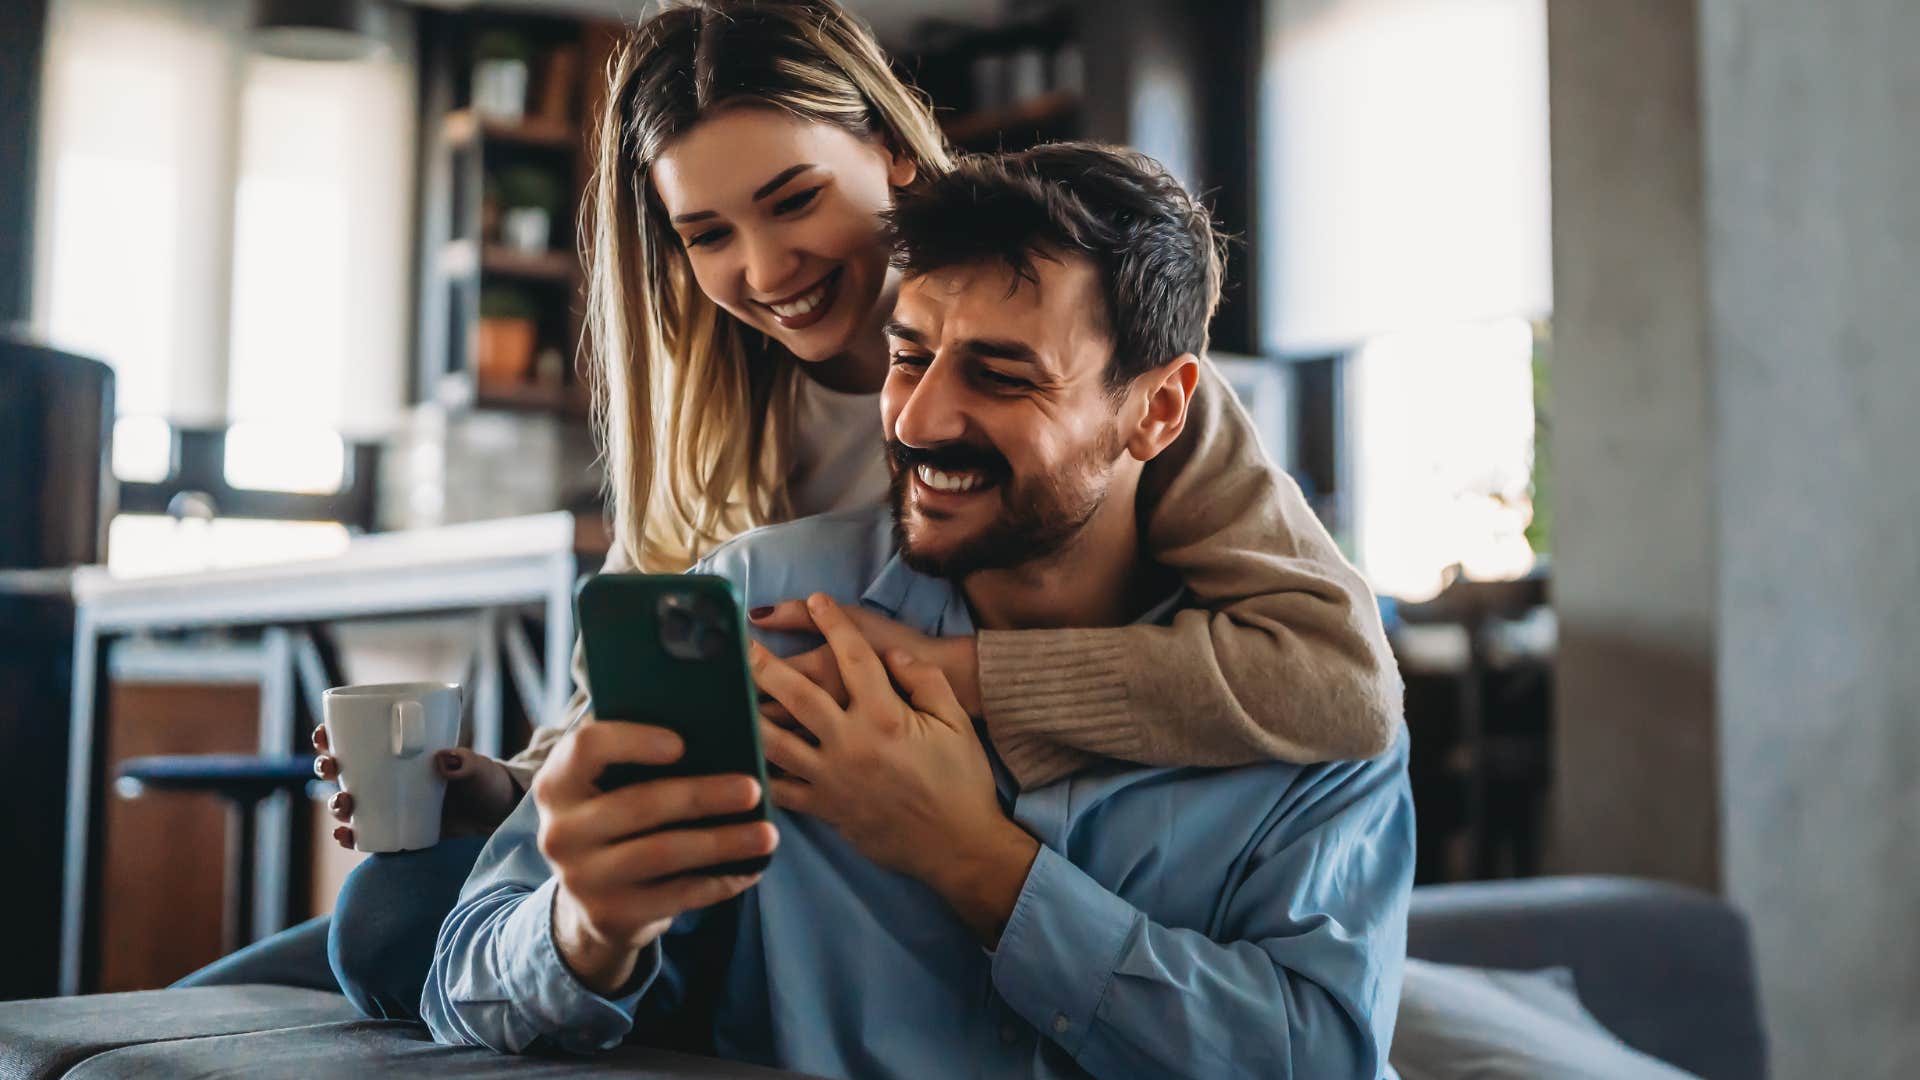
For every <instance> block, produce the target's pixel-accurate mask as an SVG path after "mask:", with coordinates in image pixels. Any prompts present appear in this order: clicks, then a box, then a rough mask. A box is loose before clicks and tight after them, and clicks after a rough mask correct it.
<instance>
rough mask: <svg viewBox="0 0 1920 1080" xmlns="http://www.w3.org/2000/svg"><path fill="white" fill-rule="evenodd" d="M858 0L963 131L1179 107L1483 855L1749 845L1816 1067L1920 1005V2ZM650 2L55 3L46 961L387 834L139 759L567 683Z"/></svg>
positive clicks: (27, 420) (1821, 1069)
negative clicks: (599, 315) (362, 708)
mask: <svg viewBox="0 0 1920 1080" xmlns="http://www.w3.org/2000/svg"><path fill="white" fill-rule="evenodd" d="M850 2H851V6H853V7H854V8H855V9H856V10H857V11H859V12H860V13H861V14H862V15H863V16H865V17H866V18H867V19H868V20H869V21H870V22H871V24H872V26H873V27H874V29H875V31H876V33H877V34H878V35H879V37H880V38H881V40H882V42H883V44H885V45H886V47H887V48H888V50H889V52H890V54H891V55H892V56H893V57H894V58H895V59H896V62H897V64H898V66H899V68H900V70H901V71H902V72H903V73H904V74H905V75H907V76H908V77H909V78H911V79H912V80H913V81H915V82H916V83H917V84H918V85H919V86H920V87H922V88H923V89H924V90H925V91H927V93H928V94H929V95H930V96H931V97H932V99H933V101H934V102H935V104H936V105H937V106H938V108H939V112H940V116H941V119H942V122H943V123H944V125H945V126H946V129H947V132H948V134H949V136H950V137H951V139H952V140H953V141H954V143H955V144H957V145H958V146H960V147H962V148H965V149H974V150H990V149H995V148H1008V149H1014V148H1019V147H1023V146H1027V145H1031V144H1032V143H1034V142H1036V141H1040V140H1044V139H1051V138H1065V137H1082V138H1095V139H1102V140H1107V141H1113V142H1122V143H1130V144H1132V145H1134V146H1137V147H1139V148H1140V149H1142V150H1144V151H1146V152H1148V153H1150V154H1152V155H1154V156H1155V157H1157V158H1159V159H1160V160H1161V161H1162V162H1164V163H1165V164H1166V165H1167V166H1168V167H1169V168H1170V169H1171V170H1172V171H1173V172H1174V173H1175V174H1176V175H1177V176H1179V177H1180V178H1181V179H1182V180H1183V181H1184V182H1185V183H1186V184H1187V185H1188V186H1189V187H1190V188H1192V189H1194V190H1197V191H1203V192H1206V193H1207V197H1208V199H1209V200H1210V202H1211V204H1212V205H1213V207H1214V209H1215V212H1216V216H1217V218H1218V219H1219V221H1220V222H1221V223H1222V224H1223V226H1224V227H1225V228H1226V229H1227V230H1228V231H1230V232H1232V233H1234V234H1235V235H1237V236H1238V238H1239V241H1240V242H1239V243H1238V244H1236V246H1235V247H1234V249H1233V256H1232V265H1231V269H1230V277H1229V282H1228V288H1227V296H1226V301H1225V304H1224V306H1223V309H1222V311H1221V313H1220V315H1219V318H1218V320H1217V321H1216V323H1215V325H1214V330H1213V341H1214V345H1215V350H1216V357H1215V358H1216V359H1217V360H1218V361H1220V362H1221V363H1222V365H1223V366H1224V367H1225V368H1226V369H1227V370H1228V373H1229V375H1230V377H1231V379H1232V381H1233V383H1234V385H1235V386H1236V388H1237V389H1238V390H1239V391H1240V392H1241V394H1242V396H1243V398H1244V400H1245V401H1246V404H1247V405H1248V407H1249V409H1250V410H1251V411H1252V412H1253V414H1254V416H1255V417H1256V419H1257V421H1258V423H1259V424H1260V426H1261V428H1262V435H1263V438H1264V440H1265V443H1266V446H1267V449H1268V450H1269V452H1270V453H1271V454H1272V455H1273V456H1274V457H1275V458H1276V459H1277V460H1279V461H1280V462H1281V463H1282V464H1283V465H1284V466H1285V467H1286V468H1287V469H1288V470H1289V471H1290V472H1291V473H1292V474H1293V475H1294V477H1295V478H1296V479H1297V480H1298V481H1299V483H1300V485H1301V486H1302V488H1303V489H1304V490H1305V491H1306V493H1307V495H1308V497H1309V499H1310V500H1311V502H1312V504H1313V505H1314V507H1315V508H1316V509H1317V510H1318V511H1319V513H1320V514H1321V516H1322V518H1323V520H1324V521H1325V522H1326V524H1327V525H1328V527H1329V528H1330V529H1331V530H1332V531H1333V533H1334V535H1335V536H1336V537H1337V538H1338V539H1339V540H1340V542H1341V544H1342V545H1343V547H1344V548H1345V550H1346V551H1347V553H1348V555H1349V556H1350V557H1351V558H1352V559H1353V560H1354V561H1355V563H1356V564H1357V565H1358V566H1359V567H1360V568H1361V569H1362V570H1363V571H1364V572H1365V573H1366V575H1367V576H1368V578H1369V580H1370V581H1371V582H1372V583H1373V586H1374V588H1375V589H1376V590H1377V591H1378V593H1379V595H1380V598H1381V605H1382V610H1383V613H1384V614H1385V616H1386V619H1387V625H1388V627H1389V631H1390V634H1391V637H1392V639H1393V643H1394V646H1395V650H1396V653H1397V654H1398V656H1399V659H1400V662H1401V666H1402V669H1403V671H1404V673H1405V675H1406V677H1407V685H1408V694H1407V720H1408V724H1409V725H1410V727H1411V730H1412V733H1413V746H1414V756H1413V764H1412V770H1413V779H1414V787H1415V797H1416V802H1417V805H1418V812H1419V822H1420V855H1419V860H1420V861H1419V877H1420V880H1421V881H1422V882H1423V883H1424V882H1442V881H1460V880H1476V879H1488V878H1514V877H1529V876H1535V875H1541V874H1547V873H1610V874H1632V875H1637V876H1641V877H1649V878H1654V879H1661V880H1666V881H1672V882H1677V883H1681V884H1686V885H1690V886H1694V887H1698V888H1702V889H1705V890H1709V891H1712V892H1716V893H1719V894H1722V895H1723V896H1725V897H1726V898H1728V899H1729V900H1731V901H1732V902H1733V903H1734V904H1735V905H1736V906H1737V907H1738V908H1740V909H1741V910H1742V911H1743V912H1744V913H1745V914H1746V916H1747V918H1748V919H1749V920H1750V924H1751V928H1752V934H1753V943H1754V953H1755V957H1756V962H1757V964H1758V968H1759V973H1760V986H1761V993H1762V1000H1763V1003H1764V1007H1765V1015H1766V1018H1767V1023H1768V1033H1769V1036H1770V1039H1771V1042H1772V1050H1773V1059H1774V1068H1775V1071H1776V1072H1777V1074H1778V1075H1782V1076H1812V1075H1818V1074H1826V1073H1832V1074H1835V1075H1844V1076H1859V1077H1867V1076H1895V1075H1906V1074H1908V1073H1910V1072H1911V1071H1913V1070H1914V1069H1915V1068H1917V1067H1920V1028H1916V1026H1915V1025H1914V1024H1913V1022H1912V1018H1913V1016H1914V1015H1915V1013H1916V1012H1917V1011H1920V952H1916V951H1915V950H1914V949H1913V948H1912V947H1911V946H1905V945H1900V944H1899V942H1901V941H1904V940H1905V933H1906V931H1907V930H1908V929H1909V928H1910V927H1911V925H1912V923H1913V921H1914V919H1915V917H1916V913H1920V859H1916V858H1915V856H1914V853H1913V840H1912V837H1913V836H1914V835H1916V834H1917V833H1920V790H1916V788H1915V786H1914V784H1913V778H1914V777H1915V775H1916V773H1920V724H1916V723H1915V720H1916V716H1917V715H1920V666H1917V665H1915V664H1914V663H1913V660H1912V657H1913V649H1914V642H1915V641H1916V640H1920V615H1916V612H1920V603H1916V601H1917V600H1920V543H1916V540H1915V526H1916V522H1920V481H1916V479H1915V470H1914V463H1915V462H1916V461H1920V435H1916V434H1915V431H1916V427H1915V425H1913V424H1912V423H1911V422H1910V413H1911V411H1912V408H1913V406H1914V405H1915V403H1916V402H1920V356H1916V355H1915V346H1914V344H1913V343H1914V342H1915V341H1916V340H1920V314H1917V312H1920V304H1916V303H1915V297H1914V292H1915V288H1916V284H1920V202H1916V201H1915V199H1914V197H1913V192H1914V191H1915V190H1920V149H1917V147H1920V139H1917V138H1916V130H1915V118H1916V117H1920V62H1916V61H1915V60H1914V59H1913V56H1914V55H1916V52H1920V6H1916V5H1913V4H1912V3H1911V0H1849V2H1844V3H1832V4H1820V5H1808V4H1804V3H1800V2H1798V0H1612V2H1608V3H1593V2H1587V0H1217V2H1210V3H1174V2H1163V0H1064V2H1058V3H1045V2H1039V0H850ZM647 10H650V9H649V8H648V7H647V6H646V5H644V4H642V3H640V2H639V0H544V2H535V0H520V2H516V3H504V2H503V3H498V4H495V3H486V2H460V0H438V2H427V0H421V2H419V3H380V4H373V3H365V4H362V3H349V2H347V0H339V2H336V3H323V4H315V3H310V2H309V3H285V2H275V0H257V2H241V0H9V3H8V4H7V5H6V7H5V10H4V12H0V57H4V67H3V68H0V324H6V325H7V326H8V329H7V330H6V331H5V335H6V337H5V344H4V345H0V350H4V355H5V357H6V359H5V364H4V365H0V379H4V380H5V381H4V384H3V385H0V481H4V483H5V484H6V485H7V489H6V491H5V492H4V502H3V503H0V506H3V507H4V509H0V520H4V523H0V781H3V782H4V790H3V791H0V806H4V807H5V809H6V814H5V821H6V825H5V828H6V832H7V840H6V843H7V845H8V853H7V856H6V859H7V863H8V865H9V868H10V869H12V870H14V871H15V872H16V873H24V874H25V875H26V883H25V884H23V885H19V886H16V888H15V890H13V892H14V893H15V894H16V895H14V896H11V897H9V898H7V899H6V900H5V901H4V903H5V904H6V905H7V907H6V909H5V911H4V912H3V913H0V914H4V915H5V916H6V917H7V918H8V919H9V921H10V922H11V923H12V925H11V926H10V927H9V931H10V936H15V937H17V938H19V939H20V945H19V949H20V952H19V954H18V955H19V961H18V962H17V963H12V964H10V965H8V970H7V971H5V972H3V973H0V997H25V996H35V995H40V994H51V993H54V992H56V990H60V991H64V992H74V991H78V990H126V989H139V988H147V987H155V986H162V985H165V984H166V983H167V982H169V981H171V980H172V979H174V978H177V977H178V976H180V975H182V974H185V973H186V972H188V971H190V970H193V969H194V968H197V967H199V966H200V965H202V964H204V963H206V962H207V961H209V960H212V959H213V958H215V957H216V956H218V955H220V954H221V953H222V952H223V951H224V950H225V949H226V948H229V947H231V946H232V945H234V944H237V943H240V942H244V941H246V940H251V939H253V938H255V937H257V936H261V935H264V934H266V933H268V932H271V931H272V930H274V929H277V928H279V927H281V926H285V925H288V924H289V923H291V922H293V921H297V920H299V919H302V918H305V917H307V916H309V915H312V914H317V913H321V912H324V911H326V910H328V909H329V907H330V905H331V902H332V896H333V894H334V892H335V891H336V890H337V887H338V884H339V881H340V879H341V876H342V875H343V874H344V873H345V872H346V871H347V869H349V868H350V867H351V865H352V860H353V858H354V856H352V855H350V854H348V853H343V852H340V851H338V850H336V849H335V848H334V846H333V845H332V843H331V842H330V841H328V840H327V839H326V832H327V831H328V829H329V826H330V823H329V822H326V821H325V816H324V813H323V812H322V811H321V810H320V808H319V805H318V804H317V803H315V802H313V801H312V800H311V797H310V796H311V795H312V794H313V792H310V791H308V790H306V789H305V788H304V787H303V786H302V784H303V782H302V781H300V780H299V779H298V778H296V777H289V778H286V779H284V780H283V781H282V782H280V783H279V784H278V786H272V787H271V790H272V792H274V793H273V794H270V795H268V796H267V798H266V800H265V801H264V802H262V803H260V807H259V809H258V810H257V811H255V810H252V809H250V807H251V803H250V802H248V803H247V804H246V806H245V807H242V805H241V804H242V802H245V800H243V799H241V798H240V797H239V796H237V795H235V794H234V793H233V792H224V793H223V792H220V791H214V790H197V791H191V792H185V793H180V792H173V793H170V792H166V791H162V790H157V789H155V788H154V786H153V785H147V786H146V787H143V786H142V785H140V784H139V783H135V782H128V781H125V780H121V781H120V782H119V783H117V784H116V777H118V776H119V772H118V766H119V764H120V763H122V762H125V761H128V760H130V759H134V758H139V757H143V756H150V755H161V754H165V755H179V754H203V753H216V752H230V753H247V754H252V753H269V754H279V755H281V756H283V757H284V756H288V755H293V754H296V753H297V751H298V750H299V749H300V748H302V747H303V746H304V744H305V739H306V733H307V731H308V730H309V729H310V727H311V725H312V724H313V723H314V722H315V718H316V714H315V709H314V706H313V702H314V700H315V694H317V692H318V689H319V688H323V687H324V686H326V685H330V684H333V683H337V682H345V681H380V680H386V679H416V678H447V679H453V680H457V681H460V682H462V683H464V684H465V685H466V686H467V687H468V694H467V699H468V708H469V713H470V717H469V720H470V724H469V732H468V739H469V741H471V742H472V743H473V744H474V745H476V746H479V747H481V748H483V749H490V750H493V751H496V752H509V751H511V750H513V749H515V748H516V747H517V746H518V745H520V744H523V743H524V741H525V739H526V738H527V735H528V731H529V729H530V726H531V725H533V724H537V723H540V722H542V721H543V720H548V719H551V718H552V717H553V716H554V715H555V712H556V710H555V708H554V706H556V705H557V703H558V701H559V700H562V699H564V694H565V679H566V672H565V664H564V659H565V654H566V649H567V648H568V646H569V643H570V641H571V633H572V631H571V624H570V623H568V622H567V621H566V620H567V617H568V615H567V610H566V604H567V601H566V597H567V593H568V590H569V588H570V586H571V583H572V580H573V578H574V576H575V575H576V574H577V573H579V572H583V571H586V570H591V569H593V568H596V567H597V566H598V563H599V559H600V557H601V556H602V555H604V552H605V549H606V544H607V539H606V532H605V527H604V524H603V523H602V520H601V517H600V514H601V507H600V498H599V493H598V492H599V485H600V475H599V473H598V465H597V463H596V460H595V452H594V447H593V442H592V437H591V434H590V432H589V429H588V425H587V402H588V395H587V391H586V388H585V386H584V385H583V377H582V374H581V371H580V368H579V367H578V365H577V356H576V345H577V343H578V341H579V339H580V333H581V316H582V304H581V300H580V282H581V268H580V264H579V260H578V258H577V255H576V252H577V239H578V238H577V236H576V235H575V233H576V228H575V223H576V217H577V214H578V211H579V207H580V197H581V188H582V184H583V180H584V177H585V176H586V174H587V171H588V165H589V163H588V160H587V158H586V152H587V146H586V139H585V132H586V130H587V126H588V118H590V117H591V116H592V115H594V113H595V110H596V109H597V108H598V107H599V93H600V87H599V75H600V73H601V72H602V70H603V65H604V63H605V61H606V58H607V56H608V54H609V51H610V49H611V48H612V46H613V44H614V43H615V41H616V40H617V39H618V35H619V33H620V31H621V25H622V20H630V19H632V18H634V17H637V16H639V15H642V14H644V13H645V11H647ZM315 12H321V13H322V14H321V15H320V16H318V17H316V15H315ZM334 16H337V19H336V18H334ZM316 18H319V19H320V20H321V21H331V22H333V24H334V25H332V26H331V28H321V27H318V26H317V23H316ZM265 790H267V789H263V791H265ZM242 810H244V813H243V812H242Z"/></svg>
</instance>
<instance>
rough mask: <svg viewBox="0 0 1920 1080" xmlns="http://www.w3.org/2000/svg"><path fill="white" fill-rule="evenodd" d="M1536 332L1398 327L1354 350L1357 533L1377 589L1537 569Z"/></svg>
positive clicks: (1406, 594) (1407, 589)
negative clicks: (1532, 536) (1532, 527)
mask: <svg viewBox="0 0 1920 1080" xmlns="http://www.w3.org/2000/svg"><path fill="white" fill-rule="evenodd" d="M1533 356H1534V334H1533V327H1532V325H1531V324H1529V323H1527V322H1526V321H1524V320H1519V319H1511V320H1505V321H1501V322H1494V323H1483V324H1478V325H1472V326H1463V327H1454V328H1449V329H1443V330H1434V331H1423V332H1416V333H1407V334H1397V335H1393V336H1391V337H1384V338H1380V339H1377V340H1375V341H1372V342H1369V343H1368V344H1367V345H1366V346H1365V347H1364V348H1362V349H1360V350H1359V351H1358V352H1357V353H1355V354H1354V355H1353V357H1352V358H1351V360H1350V361H1349V364H1350V367H1349V372H1348V382H1347V393H1348V408H1349V410H1350V413H1349V416H1350V423H1351V424H1352V429H1351V430H1352V435H1351V446H1352V454H1353V463H1352V473H1351V475H1352V481H1353V487H1354V495H1355V499H1354V535H1355V539H1356V548H1357V550H1356V554H1357V556H1358V562H1359V564H1360V568H1361V569H1362V570H1363V571H1364V572H1365V573H1366V574H1367V577H1368V578H1369V579H1370V580H1371V581H1372V583H1373V586H1374V588H1375V589H1376V590H1378V591H1379V592H1381V593H1384V594H1386V595H1389V596H1394V597H1398V598H1400V599H1403V600H1413V601H1420V600H1428V599H1432V598H1433V597H1434V596H1436V595H1438V594H1439V592H1440V591H1441V590H1442V589H1443V588H1445V587H1446V585H1447V584H1448V583H1449V582H1450V581H1452V580H1453V579H1454V578H1455V577H1457V576H1461V575H1464V576H1466V577H1468V578H1472V579H1476V580H1504V579H1509V578H1515V577H1519V576H1522V575H1524V574H1525V573H1527V572H1528V571H1529V570H1531V569H1532V568H1533V564H1534V551H1533V548H1532V547H1531V546H1530V545H1529V543H1528V541H1527V536H1526V532H1527V526H1528V524H1529V523H1531V521H1532V519H1533V496H1532V491H1533V488H1532V485H1533V465H1534V407H1533V400H1534V399H1533Z"/></svg>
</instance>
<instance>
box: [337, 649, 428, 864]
mask: <svg viewBox="0 0 1920 1080" xmlns="http://www.w3.org/2000/svg"><path fill="white" fill-rule="evenodd" d="M323 700H324V706H323V708H324V711H325V713H326V723H327V745H328V748H329V750H328V752H329V753H331V754H332V755H333V759H334V760H335V761H336V762H338V763H339V765H340V774H339V780H340V790H342V791H344V792H346V793H347V794H349V795H351V796H353V814H352V816H351V818H350V819H349V821H348V824H350V825H352V826H353V847H354V850H355V851H414V850H417V849H420V848H428V847H432V846H433V845H435V844H437V843H439V842H440V807H441V804H442V803H443V802H444V801H445V799H446V793H447V782H446V778H444V777H442V776H441V775H440V770H439V769H437V768H435V767H434V764H433V757H434V755H435V754H437V753H439V752H440V751H442V750H446V749H450V748H451V747H453V746H454V745H456V744H457V743H458V742H459V741H460V688H459V687H458V686H455V685H454V684H452V683H434V682H421V683H381V684H377V685H369V686H336V687H334V688H333V689H331V690H329V691H327V692H326V694H325V695H324V699H323Z"/></svg>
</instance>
